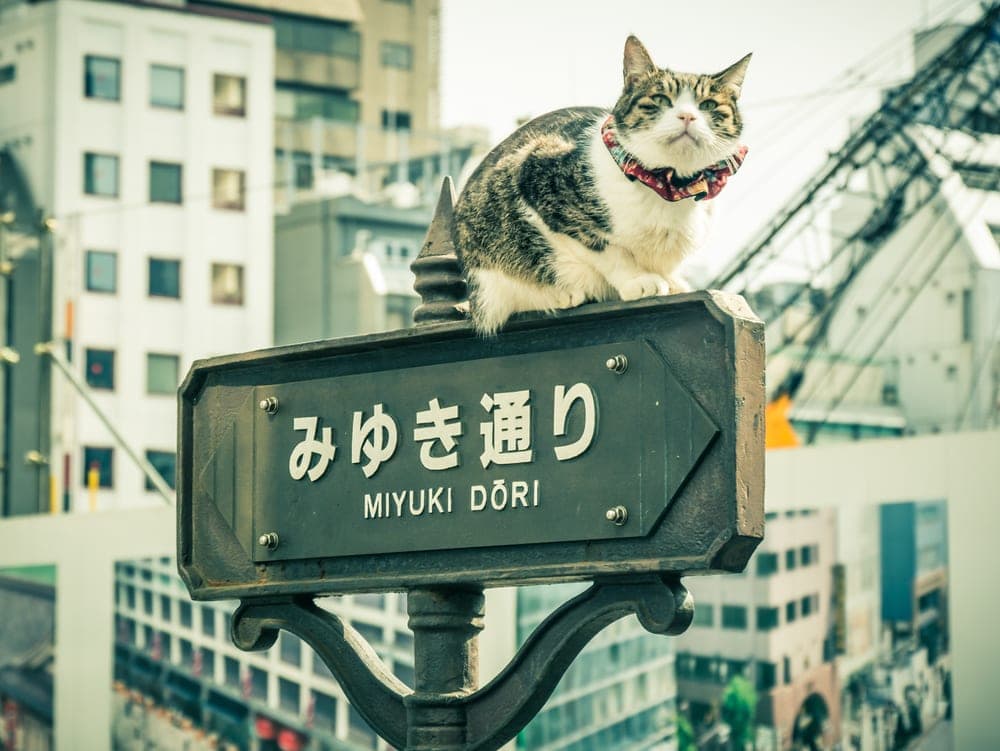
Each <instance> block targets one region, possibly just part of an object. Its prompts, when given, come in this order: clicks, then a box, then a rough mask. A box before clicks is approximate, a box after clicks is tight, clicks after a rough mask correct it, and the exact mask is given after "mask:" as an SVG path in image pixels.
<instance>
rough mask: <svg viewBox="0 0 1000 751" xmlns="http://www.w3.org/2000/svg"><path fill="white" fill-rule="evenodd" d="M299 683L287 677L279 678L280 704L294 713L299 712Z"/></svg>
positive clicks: (287, 710)
mask: <svg viewBox="0 0 1000 751" xmlns="http://www.w3.org/2000/svg"><path fill="white" fill-rule="evenodd" d="M299 694H300V689H299V684H298V683H293V682H292V681H289V680H287V679H285V678H279V679H278V706H280V707H281V708H282V709H284V710H285V711H286V712H291V713H292V714H296V715H297V714H298V713H299Z"/></svg>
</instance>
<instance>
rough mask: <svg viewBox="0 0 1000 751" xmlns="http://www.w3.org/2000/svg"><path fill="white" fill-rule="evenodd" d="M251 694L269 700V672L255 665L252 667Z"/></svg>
mask: <svg viewBox="0 0 1000 751" xmlns="http://www.w3.org/2000/svg"><path fill="white" fill-rule="evenodd" d="M250 696H252V697H253V698H254V699H260V700H261V701H267V673H266V672H265V671H263V670H261V669H260V668H255V667H253V666H251V667H250Z"/></svg>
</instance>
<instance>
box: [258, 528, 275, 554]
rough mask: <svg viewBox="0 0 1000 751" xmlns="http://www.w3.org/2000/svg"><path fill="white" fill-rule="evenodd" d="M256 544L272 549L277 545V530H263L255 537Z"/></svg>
mask: <svg viewBox="0 0 1000 751" xmlns="http://www.w3.org/2000/svg"><path fill="white" fill-rule="evenodd" d="M257 544H258V545H260V546H261V547H262V548H267V549H268V550H274V549H275V548H276V547H278V533H277V532H265V533H264V534H262V535H261V536H260V537H258V538H257Z"/></svg>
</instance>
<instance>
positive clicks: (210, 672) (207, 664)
mask: <svg viewBox="0 0 1000 751" xmlns="http://www.w3.org/2000/svg"><path fill="white" fill-rule="evenodd" d="M199 654H200V657H199V659H200V668H201V670H195V671H193V672H194V674H195V675H202V676H204V677H206V678H215V652H214V651H213V650H211V649H207V648H205V647H201V649H200V650H199Z"/></svg>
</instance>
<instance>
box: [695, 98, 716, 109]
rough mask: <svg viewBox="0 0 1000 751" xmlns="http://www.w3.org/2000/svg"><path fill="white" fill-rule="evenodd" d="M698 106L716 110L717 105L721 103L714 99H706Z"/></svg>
mask: <svg viewBox="0 0 1000 751" xmlns="http://www.w3.org/2000/svg"><path fill="white" fill-rule="evenodd" d="M698 106H699V107H701V108H702V109H703V110H714V109H715V108H716V107H718V106H719V103H718V102H717V101H715V100H714V99H706V100H705V101H703V102H702V103H701V104H699V105H698Z"/></svg>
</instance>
